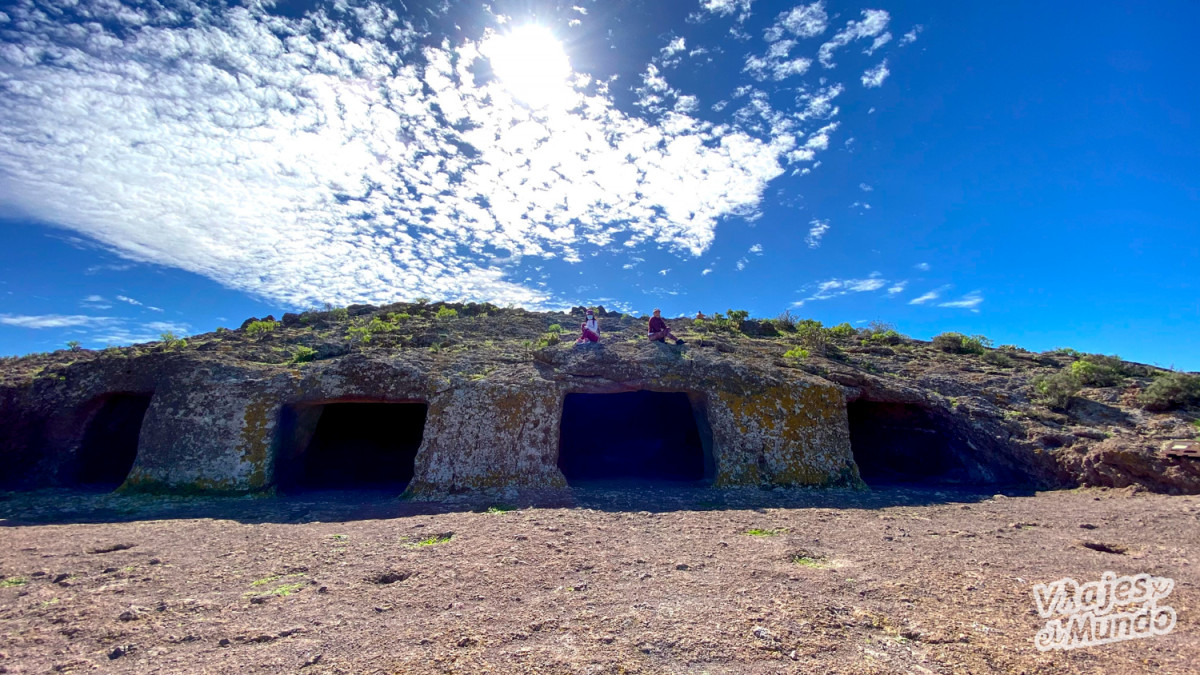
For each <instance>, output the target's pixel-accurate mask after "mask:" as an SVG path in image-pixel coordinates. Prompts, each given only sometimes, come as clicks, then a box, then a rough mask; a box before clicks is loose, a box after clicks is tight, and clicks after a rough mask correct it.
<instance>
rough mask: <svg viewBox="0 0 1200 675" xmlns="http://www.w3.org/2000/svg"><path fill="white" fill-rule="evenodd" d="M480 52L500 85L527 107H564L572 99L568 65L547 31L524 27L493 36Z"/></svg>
mask: <svg viewBox="0 0 1200 675" xmlns="http://www.w3.org/2000/svg"><path fill="white" fill-rule="evenodd" d="M480 51H482V52H483V55H484V56H486V57H487V58H488V61H490V62H491V64H492V72H493V73H495V75H496V79H497V80H498V81H499V82H500V84H501V85H502V86H503V87H504V88H505V89H507V90H508V92H509V93H510V94H512V96H513V98H515V99H517V100H519V101H521V102H522V103H524V104H526V105H528V106H529V107H531V108H548V107H556V108H557V107H566V106H567V105H569V104H570V101H571V100H573V99H574V94H575V91H574V89H573V88H572V87H571V82H570V77H571V74H572V72H571V62H570V60H568V59H567V52H566V51H565V50H564V49H563V46H562V43H561V42H559V41H558V38H556V37H554V33H553V32H552V31H551V30H550V29H549V28H546V27H545V26H539V25H537V24H526V25H524V26H517V27H514V28H512V29H511V30H509V31H506V32H504V33H496V34H494V35H492V36H491V37H489V38H488V39H487V40H485V41H484V43H483V44H482V45H481V46H480Z"/></svg>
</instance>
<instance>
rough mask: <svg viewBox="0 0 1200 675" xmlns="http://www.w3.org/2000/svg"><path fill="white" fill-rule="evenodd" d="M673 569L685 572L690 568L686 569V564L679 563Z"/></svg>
mask: <svg viewBox="0 0 1200 675" xmlns="http://www.w3.org/2000/svg"><path fill="white" fill-rule="evenodd" d="M675 569H677V570H682V571H684V572H686V571H687V570H690V569H692V568H691V567H688V565H687V563H679V564H678V565H676V566H675Z"/></svg>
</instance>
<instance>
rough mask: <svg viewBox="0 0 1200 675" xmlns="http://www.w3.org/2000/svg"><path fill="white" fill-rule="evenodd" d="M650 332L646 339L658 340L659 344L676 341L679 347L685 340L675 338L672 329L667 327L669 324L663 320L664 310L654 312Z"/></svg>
mask: <svg viewBox="0 0 1200 675" xmlns="http://www.w3.org/2000/svg"><path fill="white" fill-rule="evenodd" d="M649 331H650V333H649V335H647V336H646V337H648V338H649V339H650V340H657V341H659V342H666V341H667V340H674V341H675V344H677V345H681V344H683V340H680V339H679V338H677V337H675V335H674V334H672V333H671V329H670V328H668V327H667V322H666V321H664V320H663V318H662V310H659V309H655V310H654V316H652V317H650V326H649Z"/></svg>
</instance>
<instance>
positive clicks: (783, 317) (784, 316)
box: [775, 309, 796, 330]
mask: <svg viewBox="0 0 1200 675" xmlns="http://www.w3.org/2000/svg"><path fill="white" fill-rule="evenodd" d="M775 323H776V325H778V326H779V327H780V328H785V329H789V330H790V329H791V328H794V327H795V326H796V317H795V315H793V314H792V310H790V309H785V310H783V312H782V313H780V315H779V316H777V317H775Z"/></svg>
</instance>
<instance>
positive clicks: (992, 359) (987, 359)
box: [983, 350, 1013, 368]
mask: <svg viewBox="0 0 1200 675" xmlns="http://www.w3.org/2000/svg"><path fill="white" fill-rule="evenodd" d="M983 362H984V363H988V364H991V365H993V366H999V367H1000V368H1012V367H1013V359H1012V357H1011V356H1009V355H1008V354H1005V353H1004V352H1002V351H998V350H997V351H990V352H984V354H983Z"/></svg>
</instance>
